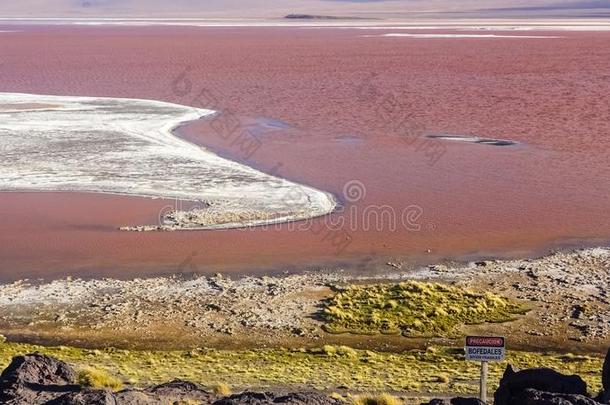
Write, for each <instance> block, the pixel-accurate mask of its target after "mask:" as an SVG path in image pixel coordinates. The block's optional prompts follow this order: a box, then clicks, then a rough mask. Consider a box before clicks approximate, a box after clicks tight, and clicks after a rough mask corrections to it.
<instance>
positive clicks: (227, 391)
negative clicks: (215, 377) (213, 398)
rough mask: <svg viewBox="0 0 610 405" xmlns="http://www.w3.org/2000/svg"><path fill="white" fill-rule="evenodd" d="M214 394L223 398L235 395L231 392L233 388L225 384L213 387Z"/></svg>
mask: <svg viewBox="0 0 610 405" xmlns="http://www.w3.org/2000/svg"><path fill="white" fill-rule="evenodd" d="M212 392H213V393H214V394H216V395H220V396H223V397H228V396H229V395H231V394H232V393H233V392H232V391H231V387H229V386H228V385H227V384H225V383H217V384H216V385H214V386H213V387H212Z"/></svg>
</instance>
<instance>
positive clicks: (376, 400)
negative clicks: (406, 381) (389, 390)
mask: <svg viewBox="0 0 610 405" xmlns="http://www.w3.org/2000/svg"><path fill="white" fill-rule="evenodd" d="M352 404H353V405H402V401H401V400H400V399H398V398H396V397H395V396H393V395H390V394H379V395H357V396H355V397H354V398H353V400H352Z"/></svg>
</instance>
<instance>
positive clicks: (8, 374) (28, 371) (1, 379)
mask: <svg viewBox="0 0 610 405" xmlns="http://www.w3.org/2000/svg"><path fill="white" fill-rule="evenodd" d="M75 381H76V373H75V372H74V370H72V368H71V367H70V366H68V365H67V364H66V363H64V362H63V361H60V360H57V359H54V358H52V357H49V356H45V355H44V354H40V353H33V354H26V355H25V356H16V357H14V358H13V360H12V361H11V364H9V365H8V367H7V368H6V369H4V371H3V372H2V374H0V383H1V384H3V385H4V384H15V383H17V384H25V383H29V384H39V385H62V384H63V385H65V384H74V382H75Z"/></svg>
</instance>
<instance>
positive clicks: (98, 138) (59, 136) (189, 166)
mask: <svg viewBox="0 0 610 405" xmlns="http://www.w3.org/2000/svg"><path fill="white" fill-rule="evenodd" d="M0 114H1V115H2V117H3V120H4V121H3V122H4V125H3V127H2V128H1V129H0V137H2V141H3V145H4V148H3V154H2V157H3V159H2V164H0V190H3V191H24V190H27V191H30V190H33V191H75V192H78V191H80V192H87V191H89V192H99V193H113V194H124V195H130V196H140V197H152V198H166V199H172V198H173V199H176V201H177V202H176V205H177V204H178V202H181V201H193V202H198V204H199V207H198V208H197V209H196V210H191V211H189V212H188V213H185V212H181V211H180V210H177V209H176V210H172V211H171V212H167V213H160V214H159V223H158V224H154V225H153V226H149V227H141V228H138V227H135V228H134V227H124V228H122V229H123V230H155V229H159V230H183V229H220V228H222V229H226V228H236V227H244V226H256V225H269V224H274V223H281V222H285V221H295V220H300V219H301V220H302V219H309V218H312V217H317V216H321V215H325V214H328V213H329V212H331V211H332V210H333V209H334V208H335V206H336V201H335V199H334V198H333V197H332V196H331V195H330V194H329V193H326V192H322V191H318V190H316V189H314V188H311V187H307V186H304V185H300V184H295V183H291V182H289V181H287V180H285V179H282V178H278V177H274V176H271V175H267V174H265V173H262V172H259V171H256V170H254V169H252V168H250V167H248V166H246V165H242V164H239V163H237V162H234V161H229V160H226V159H223V158H221V157H219V156H217V155H215V154H213V153H212V152H210V151H208V150H207V149H205V148H202V147H199V146H197V145H194V144H192V143H190V142H188V141H185V140H183V139H181V138H179V137H177V136H175V135H174V132H175V130H176V129H177V128H178V127H180V126H182V125H184V124H185V123H187V122H190V121H194V120H197V119H200V118H203V117H209V116H211V115H215V114H217V113H216V112H215V111H212V110H209V109H202V108H196V107H189V106H184V105H178V104H172V103H166V102H161V101H154V100H140V99H125V98H105V97H68V96H66V97H62V96H48V95H37V94H21V93H0ZM246 142H252V140H251V139H247V140H246Z"/></svg>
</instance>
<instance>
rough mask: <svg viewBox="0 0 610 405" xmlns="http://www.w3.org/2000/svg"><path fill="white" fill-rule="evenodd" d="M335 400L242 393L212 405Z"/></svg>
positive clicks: (329, 404)
mask: <svg viewBox="0 0 610 405" xmlns="http://www.w3.org/2000/svg"><path fill="white" fill-rule="evenodd" d="M340 403H341V402H339V401H338V400H336V399H333V398H330V397H328V396H326V395H322V394H311V393H307V394H305V393H294V394H288V395H284V396H276V395H274V394H272V393H269V392H242V393H241V394H235V395H231V396H229V397H226V398H222V399H219V400H218V401H216V402H214V405H262V404H294V405H300V404H303V405H304V404H308V405H336V404H340Z"/></svg>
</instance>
